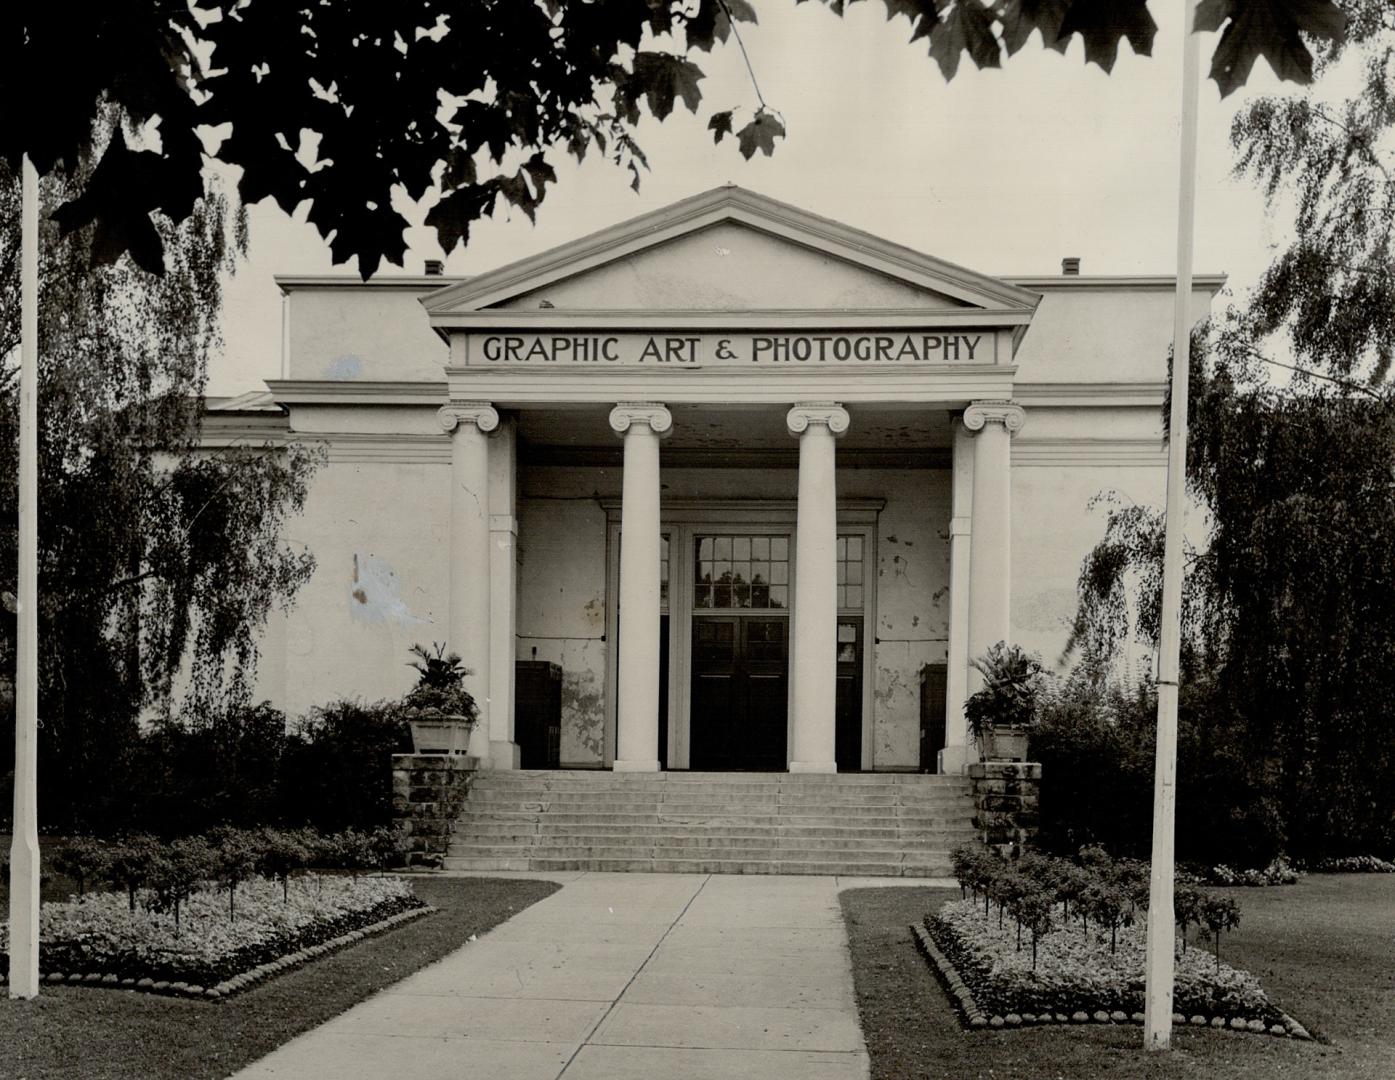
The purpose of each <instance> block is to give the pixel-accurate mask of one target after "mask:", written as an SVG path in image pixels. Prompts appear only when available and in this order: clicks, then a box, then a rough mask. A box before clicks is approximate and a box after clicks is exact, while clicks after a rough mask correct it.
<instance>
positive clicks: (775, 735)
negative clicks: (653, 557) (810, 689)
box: [689, 533, 790, 770]
mask: <svg viewBox="0 0 1395 1080" xmlns="http://www.w3.org/2000/svg"><path fill="white" fill-rule="evenodd" d="M692 552H693V627H692V629H693V637H692V642H693V644H692V657H693V662H692V699H691V709H690V710H689V717H690V732H691V734H690V751H689V763H690V767H691V768H693V769H770V770H782V769H784V768H785V764H786V762H787V760H788V759H787V756H786V747H787V741H788V734H787V726H786V720H787V717H788V708H789V616H788V615H787V614H786V612H787V611H788V610H789V580H790V575H789V570H790V542H789V537H788V535H778V534H777V535H772V534H769V533H748V534H732V533H725V534H716V535H705V536H704V535H699V536H695V537H694V538H693V547H692Z"/></svg>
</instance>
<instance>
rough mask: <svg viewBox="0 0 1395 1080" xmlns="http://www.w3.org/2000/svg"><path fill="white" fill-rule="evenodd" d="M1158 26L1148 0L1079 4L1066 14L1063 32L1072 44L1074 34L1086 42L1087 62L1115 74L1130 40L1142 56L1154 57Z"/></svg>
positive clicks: (1090, 0) (1098, 0) (1094, 0)
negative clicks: (1125, 42)
mask: <svg viewBox="0 0 1395 1080" xmlns="http://www.w3.org/2000/svg"><path fill="white" fill-rule="evenodd" d="M1157 32H1158V24H1157V23H1155V22H1154V21H1153V16H1152V15H1150V14H1148V0H1075V3H1073V4H1071V5H1070V8H1069V10H1067V11H1066V17H1065V19H1064V21H1063V22H1062V23H1061V29H1060V31H1059V33H1060V38H1061V40H1062V41H1064V42H1067V43H1069V41H1070V38H1071V36H1072V35H1074V34H1079V35H1080V36H1081V38H1082V39H1084V41H1085V62H1086V63H1087V64H1098V65H1099V66H1100V67H1102V68H1103V69H1104V70H1105V71H1113V70H1114V61H1115V60H1117V59H1118V58H1119V41H1120V39H1121V38H1127V39H1128V42H1129V44H1130V45H1131V46H1132V47H1133V51H1134V52H1135V53H1137V54H1138V55H1139V56H1152V55H1153V38H1154V36H1156V34H1157Z"/></svg>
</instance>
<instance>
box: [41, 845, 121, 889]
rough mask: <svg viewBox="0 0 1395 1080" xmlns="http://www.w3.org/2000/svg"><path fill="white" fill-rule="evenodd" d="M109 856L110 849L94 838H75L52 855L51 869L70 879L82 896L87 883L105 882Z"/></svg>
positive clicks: (108, 867) (109, 861) (109, 860)
mask: <svg viewBox="0 0 1395 1080" xmlns="http://www.w3.org/2000/svg"><path fill="white" fill-rule="evenodd" d="M111 855H112V849H111V847H110V846H109V845H107V844H105V843H103V842H102V841H101V840H98V839H97V838H96V837H92V836H75V837H72V838H71V839H70V840H68V841H67V842H66V843H64V844H63V845H62V846H61V847H60V848H58V850H57V851H55V852H54V853H53V867H54V869H55V870H57V871H58V872H59V873H60V874H64V875H66V876H67V877H70V878H72V879H73V881H74V882H76V883H77V887H78V895H79V896H83V895H84V894H85V893H86V892H87V884H88V882H95V881H105V880H107V872H108V870H109V869H110V863H111Z"/></svg>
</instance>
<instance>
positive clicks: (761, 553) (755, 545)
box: [751, 536, 770, 559]
mask: <svg viewBox="0 0 1395 1080" xmlns="http://www.w3.org/2000/svg"><path fill="white" fill-rule="evenodd" d="M751 558H753V559H768V558H770V537H768V536H753V537H751Z"/></svg>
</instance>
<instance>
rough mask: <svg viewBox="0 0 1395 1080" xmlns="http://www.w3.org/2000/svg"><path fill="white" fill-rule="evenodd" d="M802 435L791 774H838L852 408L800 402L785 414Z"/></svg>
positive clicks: (792, 663) (793, 429) (793, 430)
mask: <svg viewBox="0 0 1395 1080" xmlns="http://www.w3.org/2000/svg"><path fill="white" fill-rule="evenodd" d="M785 423H786V424H787V425H788V427H789V431H790V434H791V435H794V436H796V437H798V439H799V509H798V512H797V515H796V518H795V535H794V559H795V565H794V626H793V628H792V633H791V641H790V650H791V661H790V674H791V678H792V679H793V694H792V696H791V703H792V706H793V708H794V747H793V750H792V752H791V754H790V772H820V773H831V772H837V771H838V763H837V760H836V758H835V752H834V738H835V733H836V715H837V710H836V704H837V691H838V683H837V671H838V669H837V662H838V561H837V558H838V555H837V553H838V549H837V541H838V496H837V485H836V483H835V477H834V469H835V460H834V439H835V438H836V437H837V436H839V435H841V434H843V432H845V431H847V430H848V413H847V410H846V409H844V408H843V407H842V406H841V405H837V404H835V403H833V402H810V403H807V404H799V405H796V406H795V407H794V408H792V409H791V410H790V411H789V413H788V414H787V415H786V416H785Z"/></svg>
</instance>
